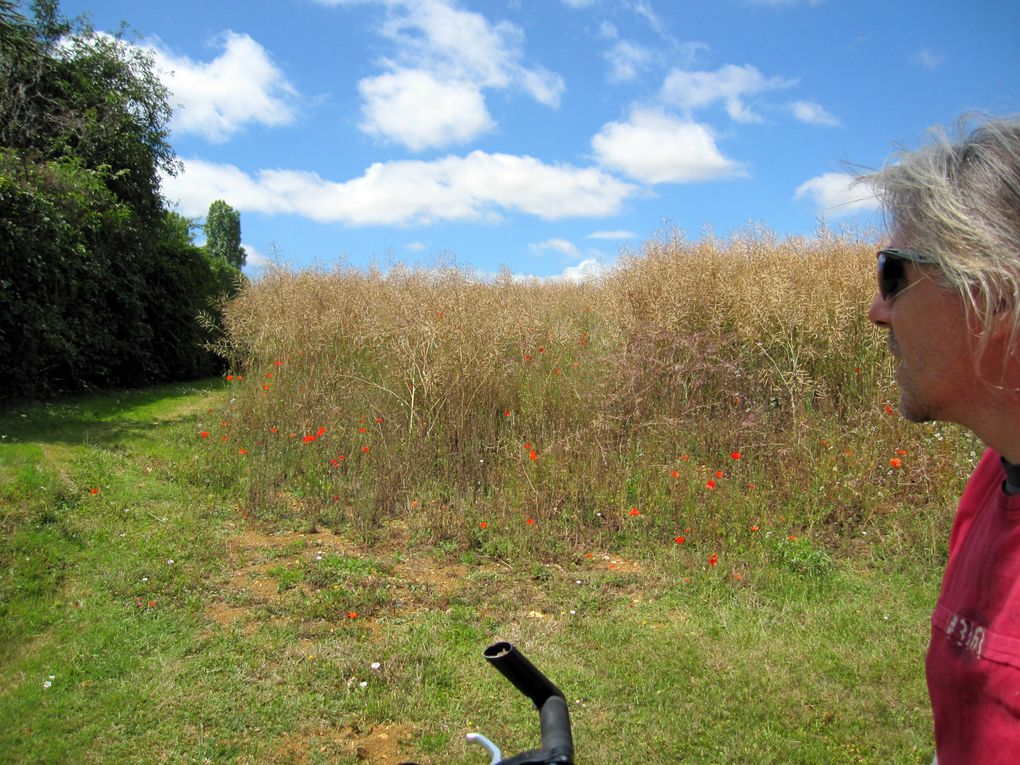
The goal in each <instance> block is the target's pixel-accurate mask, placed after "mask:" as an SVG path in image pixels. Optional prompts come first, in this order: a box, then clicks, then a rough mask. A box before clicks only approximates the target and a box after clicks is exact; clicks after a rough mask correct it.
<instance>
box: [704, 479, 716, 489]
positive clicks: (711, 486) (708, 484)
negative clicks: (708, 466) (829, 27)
mask: <svg viewBox="0 0 1020 765" xmlns="http://www.w3.org/2000/svg"><path fill="white" fill-rule="evenodd" d="M705 488H706V489H714V488H715V481H713V480H711V479H709V480H708V481H707V482H706V483H705Z"/></svg>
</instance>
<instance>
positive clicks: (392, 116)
mask: <svg viewBox="0 0 1020 765" xmlns="http://www.w3.org/2000/svg"><path fill="white" fill-rule="evenodd" d="M358 90H359V91H360V92H361V96H362V98H363V99H364V104H363V106H362V114H363V116H364V121H363V122H362V124H361V129H362V130H364V131H365V132H366V133H370V134H374V135H380V136H383V137H386V138H390V139H392V140H395V141H399V142H400V143H402V144H404V145H405V146H407V147H408V148H409V149H411V150H413V151H420V150H422V149H428V148H432V147H436V146H443V145H446V144H450V143H463V142H465V141H470V140H471V139H473V138H475V137H477V136H478V135H480V134H482V133H484V132H486V131H488V130H491V129H492V127H493V122H492V119H491V118H490V117H489V112H488V110H487V109H486V108H485V99H484V98H482V94H481V93H480V92H479V91H478V88H476V87H475V86H474V85H472V84H470V83H465V82H453V81H448V82H440V81H438V80H436V79H435V77H433V76H432V75H431V74H429V73H428V72H426V71H423V70H421V69H401V70H398V71H394V72H390V73H389V74H383V75H380V76H378V77H369V78H366V79H364V80H362V81H361V82H360V83H358ZM408 115H414V117H413V119H410V118H409V117H408Z"/></svg>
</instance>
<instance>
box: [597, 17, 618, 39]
mask: <svg viewBox="0 0 1020 765" xmlns="http://www.w3.org/2000/svg"><path fill="white" fill-rule="evenodd" d="M619 36H620V31H619V30H618V29H617V28H616V24H614V23H613V22H611V21H603V22H602V23H601V24H600V25H599V37H601V38H602V39H604V40H615V39H616V38H617V37H619Z"/></svg>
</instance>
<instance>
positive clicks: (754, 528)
mask: <svg viewBox="0 0 1020 765" xmlns="http://www.w3.org/2000/svg"><path fill="white" fill-rule="evenodd" d="M751 531H761V526H759V525H758V524H755V525H754V526H752V527H751Z"/></svg>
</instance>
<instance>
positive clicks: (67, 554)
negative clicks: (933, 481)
mask: <svg viewBox="0 0 1020 765" xmlns="http://www.w3.org/2000/svg"><path fill="white" fill-rule="evenodd" d="M226 396H227V394H226V393H225V392H224V391H223V389H222V384H221V383H220V382H219V381H214V382H209V383H205V384H201V385H183V386H166V387H161V388H157V389H153V390H150V391H145V392H139V393H130V394H120V395H107V396H92V397H85V398H81V399H76V400H73V401H66V402H63V403H60V404H54V405H48V406H33V407H23V408H15V409H13V410H9V411H7V412H4V413H2V414H0V502H2V507H0V532H2V536H0V762H11V763H14V762H17V763H22V762H29V763H31V762H40V763H42V762H46V763H52V762H74V763H78V762H101V763H106V762H132V763H134V762H143V763H147V762H182V763H183V762H281V763H283V762H294V763H306V762H307V763H314V762H330V763H356V762H378V763H394V762H397V761H399V759H401V758H414V759H417V760H419V761H421V762H424V763H429V762H431V763H440V762H442V763H465V764H466V763H480V762H483V761H484V758H483V757H482V756H481V754H480V752H479V751H476V750H470V749H467V748H466V747H465V745H464V744H463V743H462V736H463V734H464V733H465V732H466V731H468V730H471V729H474V728H481V729H482V730H483V731H484V732H486V733H487V734H489V735H491V736H492V737H493V738H494V739H496V740H497V741H498V742H499V743H501V744H502V745H503V746H504V747H505V748H506V749H508V750H509V749H513V750H519V749H524V748H528V747H531V746H534V745H535V744H536V743H537V741H536V740H535V736H536V733H537V721H536V720H535V719H534V715H533V713H532V712H531V711H530V709H528V706H527V704H526V703H524V702H523V700H521V699H520V698H519V697H518V696H517V695H516V694H515V693H514V692H513V691H512V689H509V688H508V686H507V685H506V684H505V683H504V682H503V681H502V679H501V678H499V677H498V676H495V673H493V672H491V671H490V670H489V669H488V668H487V667H485V666H484V664H483V662H482V661H481V658H480V651H481V649H482V648H483V647H484V646H485V645H486V644H487V643H488V642H489V641H491V640H493V639H495V638H507V639H511V640H513V641H515V642H517V643H518V644H520V645H521V646H522V647H523V648H524V649H525V650H526V652H527V653H528V654H529V655H530V656H531V658H532V659H533V660H534V661H536V663H538V664H539V665H540V666H541V667H542V668H543V670H545V671H546V672H547V673H548V674H549V675H550V677H551V678H553V680H554V681H555V682H556V683H557V684H558V685H559V686H560V687H561V688H563V689H564V690H565V691H566V693H567V695H568V697H570V698H571V700H572V702H573V707H572V716H573V720H574V725H575V735H576V738H577V747H578V754H579V761H580V762H581V763H585V764H586V763H606V764H608V763H618V762H663V763H672V762H690V763H706V762H712V763H716V762H718V763H822V762H858V763H883V765H885V764H886V763H920V762H928V761H930V747H931V742H930V722H929V715H928V710H927V701H926V696H925V692H924V687H923V679H922V668H921V661H922V658H923V651H924V644H925V641H926V636H927V629H926V625H927V619H928V614H929V612H930V608H931V599H932V597H933V596H934V591H935V588H936V587H937V579H938V569H937V567H935V566H931V565H928V564H927V563H926V562H925V561H922V560H919V559H915V558H910V557H905V558H904V557H900V556H897V555H891V554H888V549H887V548H885V547H883V546H882V544H881V543H880V542H875V543H874V544H873V545H871V546H864V547H862V548H861V551H860V553H859V554H858V555H856V556H855V557H853V558H844V559H839V560H836V561H834V562H833V563H832V565H831V566H829V567H826V568H824V570H815V571H813V572H812V573H811V574H810V575H805V574H804V573H803V572H802V571H798V570H796V569H795V568H794V567H791V566H789V565H787V564H788V561H786V562H784V560H783V559H781V558H777V557H776V556H774V555H770V554H769V553H768V550H767V549H766V542H765V541H764V540H762V543H761V545H762V547H761V548H760V549H759V548H755V547H754V546H751V547H749V548H748V549H747V550H745V551H744V552H743V555H742V559H741V562H740V565H739V570H737V569H735V568H733V567H729V566H728V567H726V568H725V570H724V567H723V566H719V567H709V566H707V565H706V564H705V562H704V559H703V557H704V556H702V555H700V554H699V555H697V556H690V555H686V554H684V553H682V552H681V551H678V550H671V551H668V552H666V551H641V550H636V551H635V550H630V551H626V550H595V551H591V552H590V554H588V555H584V556H578V557H577V558H576V559H574V558H571V559H567V560H562V561H559V562H557V563H553V564H545V565H541V564H537V563H530V562H528V561H527V560H520V559H518V560H515V559H508V560H503V561H500V560H492V559H487V558H483V557H480V556H477V555H474V556H464V555H461V554H459V553H456V552H451V551H442V550H436V549H431V548H428V547H425V546H422V545H421V544H419V543H417V542H416V541H415V540H414V539H413V538H412V536H411V535H410V534H409V533H408V532H407V529H406V528H405V527H404V526H402V525H401V524H400V523H391V524H386V525H385V526H384V528H383V530H382V532H381V534H380V535H379V538H378V539H377V540H375V541H374V542H373V544H372V545H371V547H368V546H366V545H364V544H362V543H358V542H355V541H352V540H351V539H349V538H347V537H346V536H344V535H343V534H342V533H341V534H337V533H335V531H336V530H329V529H315V530H310V529H307V528H302V527H301V526H300V524H297V523H295V524H294V525H293V526H289V527H288V526H287V525H286V524H282V525H281V526H279V527H276V528H271V529H269V528H258V527H255V526H254V525H252V524H249V523H248V522H247V521H246V520H245V519H244V512H243V510H244V508H243V506H242V503H241V501H240V499H239V497H238V496H237V494H236V491H235V490H233V489H231V488H230V487H229V486H226V485H222V484H221V483H219V482H218V480H216V479H215V478H214V476H213V475H212V474H211V473H210V472H209V470H208V468H207V466H206V464H205V462H204V460H203V457H202V453H203V451H202V439H201V438H200V436H199V433H200V432H201V431H202V430H204V429H207V425H206V423H207V422H208V421H209V420H210V419H218V418H219V417H220V413H221V412H222V411H223V409H224V407H229V402H228V401H227V400H226Z"/></svg>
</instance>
